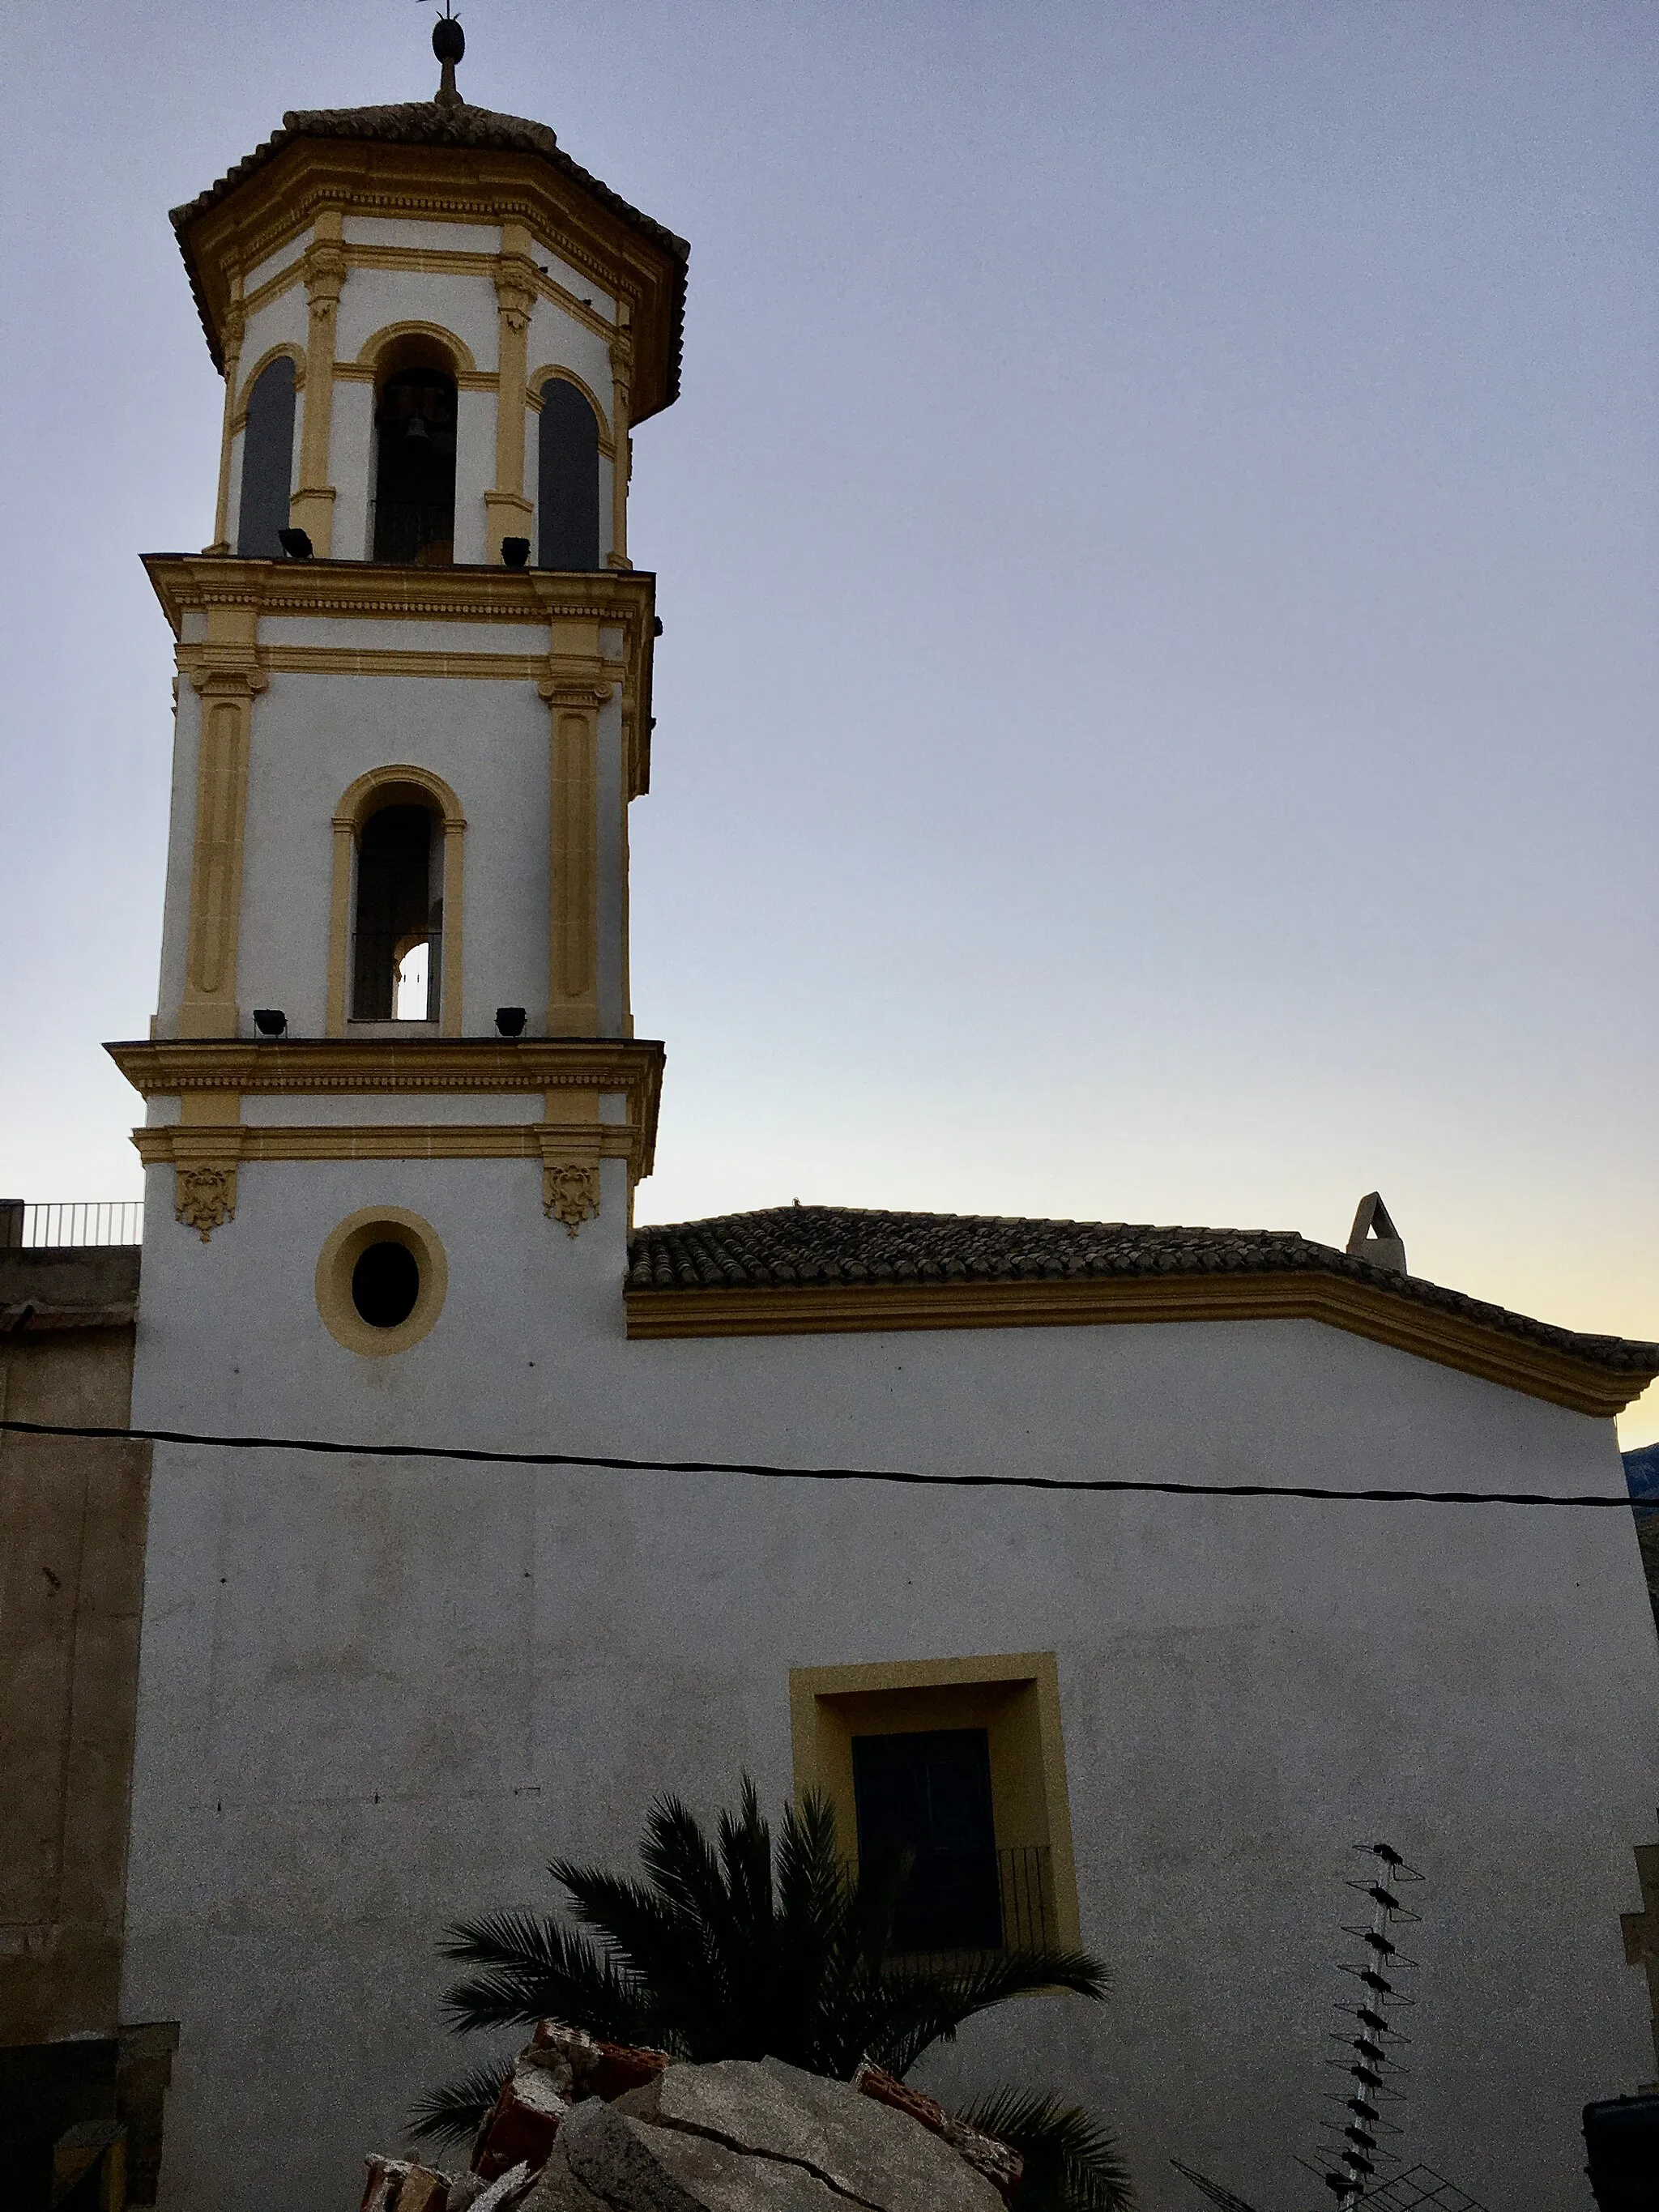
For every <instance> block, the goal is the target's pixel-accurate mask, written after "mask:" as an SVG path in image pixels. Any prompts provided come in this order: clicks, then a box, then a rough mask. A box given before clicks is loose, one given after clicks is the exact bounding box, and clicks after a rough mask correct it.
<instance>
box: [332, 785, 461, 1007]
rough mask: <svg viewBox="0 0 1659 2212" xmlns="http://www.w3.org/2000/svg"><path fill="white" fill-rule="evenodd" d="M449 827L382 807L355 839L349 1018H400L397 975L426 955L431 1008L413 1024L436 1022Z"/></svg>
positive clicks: (418, 813)
mask: <svg viewBox="0 0 1659 2212" xmlns="http://www.w3.org/2000/svg"><path fill="white" fill-rule="evenodd" d="M442 868H443V825H442V824H441V823H440V821H439V819H438V817H437V816H436V815H435V814H429V813H428V811H427V810H426V809H425V807H423V806H383V807H382V808H381V809H380V812H379V813H378V814H371V815H370V816H369V817H368V821H367V822H365V823H364V824H363V826H362V831H361V833H360V835H359V836H358V839H357V911H356V932H355V934H354V938H353V944H352V990H351V1012H352V1014H353V1017H354V1018H356V1020H358V1021H360V1022H362V1021H367V1022H387V1021H390V1020H391V1019H392V1016H393V1014H394V1012H396V994H397V987H398V963H399V962H400V961H401V960H402V959H403V958H404V955H405V954H406V953H407V952H409V951H410V949H411V948H412V947H413V946H415V945H422V944H424V945H426V946H427V948H428V951H427V997H426V1006H425V1008H424V1010H423V1012H422V1013H420V1014H416V1015H412V1016H410V1018H411V1019H414V1020H426V1021H435V1020H436V1018H437V1015H438V976H439V969H440V956H441V949H442V940H443V917H444V908H443V893H442V881H443V878H442Z"/></svg>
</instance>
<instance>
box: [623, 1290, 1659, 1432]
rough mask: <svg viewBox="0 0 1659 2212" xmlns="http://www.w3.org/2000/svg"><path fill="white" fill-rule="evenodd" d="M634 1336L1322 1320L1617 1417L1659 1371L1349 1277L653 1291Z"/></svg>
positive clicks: (631, 1316) (1575, 1407) (644, 1295)
mask: <svg viewBox="0 0 1659 2212" xmlns="http://www.w3.org/2000/svg"><path fill="white" fill-rule="evenodd" d="M627 1305H628V1334H629V1336H630V1337H640V1338H659V1337H689V1336H803V1335H805V1336H814V1335H835V1334H842V1333H844V1332H861V1331H865V1330H887V1329H895V1330H902V1329H927V1328H1090V1327H1102V1326H1108V1327H1109V1326H1112V1325H1114V1324H1124V1323H1130V1322H1212V1321H1314V1322H1324V1323H1326V1324H1327V1325H1328V1327H1330V1328H1340V1329H1346V1330H1347V1331H1349V1332H1350V1333H1351V1334H1353V1335H1355V1336H1364V1337H1369V1338H1370V1340H1371V1341H1372V1342H1373V1343H1376V1344H1386V1345H1389V1346H1391V1347H1392V1348H1393V1349H1395V1351H1398V1352H1412V1353H1413V1354H1415V1355H1416V1357H1418V1358H1421V1359H1431V1360H1433V1361H1435V1362H1436V1363H1437V1364H1438V1365H1440V1366H1442V1367H1452V1368H1455V1369H1457V1370H1459V1371H1460V1372H1462V1374H1465V1375H1474V1376H1478V1377H1479V1378H1480V1380H1481V1381H1482V1382H1486V1383H1499V1384H1501V1385H1502V1386H1503V1387H1504V1389H1510V1390H1519V1391H1522V1393H1524V1394H1525V1395H1527V1396H1528V1397H1531V1398H1541V1399H1544V1400H1545V1401H1547V1403H1549V1404H1551V1405H1554V1406H1565V1407H1568V1408H1569V1409H1570V1410H1571V1411H1572V1412H1573V1413H1594V1414H1601V1415H1611V1414H1613V1413H1619V1412H1620V1411H1621V1410H1622V1409H1623V1408H1624V1407H1626V1406H1627V1405H1628V1404H1629V1403H1630V1402H1631V1401H1632V1399H1633V1398H1636V1397H1638V1396H1639V1395H1641V1393H1642V1392H1643V1391H1644V1389H1646V1388H1647V1386H1648V1384H1649V1383H1650V1382H1651V1381H1652V1380H1653V1372H1659V1370H1654V1371H1653V1372H1649V1371H1637V1372H1632V1373H1619V1372H1615V1371H1611V1370H1607V1369H1605V1368H1602V1367H1598V1366H1595V1365H1593V1364H1591V1363H1590V1362H1589V1361H1588V1360H1582V1359H1577V1358H1574V1357H1573V1356H1572V1355H1571V1353H1567V1352H1556V1351H1553V1350H1551V1349H1550V1348H1549V1347H1548V1346H1544V1345H1539V1344H1534V1343H1531V1342H1529V1341H1528V1340H1527V1339H1526V1338H1524V1337H1516V1336H1511V1335H1510V1334H1508V1333H1507V1332H1506V1331H1504V1330H1503V1329H1499V1328H1492V1327H1491V1326H1490V1325H1489V1324H1487V1323H1485V1322H1479V1321H1475V1320H1473V1319H1470V1318H1469V1317H1468V1316H1464V1315H1460V1314H1449V1313H1445V1312H1443V1311H1441V1310H1439V1309H1437V1308H1436V1307H1434V1306H1427V1305H1419V1304H1416V1303H1415V1302H1414V1301H1413V1300H1412V1299H1410V1298H1407V1297H1401V1296H1400V1295H1399V1293H1397V1292H1395V1291H1383V1290H1378V1289H1376V1287H1375V1286H1374V1285H1371V1284H1369V1283H1362V1282H1357V1281H1354V1280H1352V1279H1350V1278H1348V1277H1346V1276H1341V1275H1327V1274H1322V1273H1316V1272H1314V1271H1312V1270H1309V1271H1308V1272H1306V1273H1302V1272H1298V1273H1295V1274H1289V1273H1286V1274H1262V1275H1157V1276H1125V1277H1114V1278H1109V1279H1082V1280H1076V1279H1073V1280H1071V1281H1065V1282H1034V1283H938V1284H925V1285H924V1284H904V1285H897V1284H894V1285H889V1284H871V1285H867V1286H863V1287H860V1286H857V1285H847V1286H843V1285H836V1286H834V1287H831V1288H826V1289H823V1290H811V1289H791V1288H784V1287H777V1288H765V1289H756V1290H749V1291H744V1290H708V1291H641V1290H630V1291H629V1292H628V1297H627Z"/></svg>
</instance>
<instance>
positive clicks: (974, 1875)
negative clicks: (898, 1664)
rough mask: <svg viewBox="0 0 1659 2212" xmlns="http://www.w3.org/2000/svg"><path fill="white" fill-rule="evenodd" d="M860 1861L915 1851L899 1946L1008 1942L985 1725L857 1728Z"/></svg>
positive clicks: (976, 1946) (973, 1946) (873, 1864)
mask: <svg viewBox="0 0 1659 2212" xmlns="http://www.w3.org/2000/svg"><path fill="white" fill-rule="evenodd" d="M853 1797H854V1806H855V1807H856V1809H857V1814H858V1835H859V1863H860V1866H861V1867H864V1868H868V1869H872V1870H873V1869H876V1868H877V1867H879V1866H883V1865H891V1864H893V1863H895V1862H896V1861H898V1860H900V1859H908V1863H909V1869H910V1871H909V1877H908V1881H906V1883H905V1887H904V1890H903V1893H902V1897H901V1899H900V1902H899V1910H898V1917H897V1920H896V1923H895V1926H894V1930H893V1948H894V1949H895V1950H896V1951H900V1952H914V1951H998V1950H1000V1949H1001V1948H1002V1942H1003V1933H1002V1897H1001V1888H1000V1880H999V1870H998V1864H997V1845H996V1830H995V1825H994V1820H993V1818H992V1812H991V1751H990V1739H989V1736H988V1735H987V1731H986V1730H985V1729H921V1730H918V1731H915V1732H914V1733H910V1734H903V1735H854V1738H853Z"/></svg>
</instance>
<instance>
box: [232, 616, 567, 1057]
mask: <svg viewBox="0 0 1659 2212" xmlns="http://www.w3.org/2000/svg"><path fill="white" fill-rule="evenodd" d="M421 627H422V626H421V625H419V624H417V623H407V624H405V625H404V630H405V633H406V641H407V642H408V643H410V645H411V646H412V645H413V644H414V643H415V634H416V633H417V632H418V631H419V629H421ZM544 635H545V634H544ZM485 642H486V641H485V640H484V639H483V638H478V637H475V638H473V639H472V640H471V645H472V647H473V648H474V649H475V650H477V649H479V648H481V647H483V645H484V643H485ZM252 732H253V735H252V747H251V758H250V764H249V775H248V808H247V829H246V841H245V857H244V861H243V876H242V906H241V938H240V963H239V969H238V983H237V995H238V1003H239V1004H240V1006H243V1007H244V1008H249V1007H252V1006H282V1007H283V1008H285V1009H286V1011H287V1012H288V1015H289V1024H290V1027H291V1028H292V1029H293V1030H294V1031H295V1035H297V1036H321V1035H322V1033H323V1028H324V1022H325V1012H326V1006H327V994H328V941H329V912H330V896H331V880H332V867H333V833H332V829H331V822H332V819H333V816H334V813H335V811H336V809H337V807H338V805H339V804H340V800H341V798H342V796H343V793H345V791H346V790H347V788H348V787H349V785H350V784H352V783H353V782H354V781H356V778H357V777H359V776H360V775H366V774H368V772H369V771H370V770H372V769H377V768H384V767H387V766H390V765H392V764H394V763H408V764H409V765H410V766H413V767H416V768H424V769H429V770H431V771H433V772H434V773H435V774H436V775H440V776H441V777H442V778H443V779H444V781H445V782H446V783H447V784H448V785H449V787H450V788H451V789H452V790H453V792H454V793H455V795H456V797H457V799H459V801H460V805H461V809H462V811H463V812H464V814H465V817H466V824H467V826H466V831H465V890H464V894H463V912H462V915H461V916H460V917H459V919H460V920H461V921H462V923H463V967H462V993H463V1008H462V1013H463V1023H464V1025H465V1028H466V1030H468V1031H469V1033H474V1034H482V1033H483V1032H485V1031H487V1030H488V1029H489V1022H490V1018H491V1016H492V1015H493V1012H494V1009H495V1007H496V1006H525V1007H527V1008H529V1009H530V1010H531V1016H532V1025H533V1027H534V1028H535V1029H536V1030H539V1029H540V1027H541V1026H542V1018H543V1014H544V1010H545V1007H546V1005H547V960H548V951H547V945H548V834H549V833H548V823H549V799H548V763H549V749H550V734H549V718H548V710H547V708H546V706H545V704H544V702H543V701H542V700H541V699H540V698H539V697H538V695H537V692H536V689H535V686H534V685H533V684H530V683H528V682H509V681H505V680H492V679H477V678H456V679H445V678H434V677H392V676H382V675H373V676H336V675H310V674H306V675H293V674H285V673H281V672H279V673H276V674H274V675H273V676H272V678H271V679H270V689H269V690H267V691H266V692H265V693H264V694H263V695H262V696H261V697H260V698H259V700H258V702H257V703H256V705H255V708H254V713H253V719H252ZM456 920H457V917H455V916H452V915H446V917H445V923H446V928H447V929H453V927H454V926H455V921H456Z"/></svg>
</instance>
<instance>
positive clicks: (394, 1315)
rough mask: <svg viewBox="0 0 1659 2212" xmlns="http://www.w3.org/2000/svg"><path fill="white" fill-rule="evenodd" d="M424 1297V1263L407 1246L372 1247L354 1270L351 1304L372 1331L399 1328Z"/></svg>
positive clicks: (389, 1244) (390, 1244)
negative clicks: (422, 1294) (416, 1303)
mask: <svg viewBox="0 0 1659 2212" xmlns="http://www.w3.org/2000/svg"><path fill="white" fill-rule="evenodd" d="M420 1295H421V1267H420V1262H419V1261H417V1260H416V1257H415V1255H414V1254H413V1253H412V1252H411V1251H410V1249H409V1247H408V1246H407V1245H406V1244H394V1243H392V1242H391V1241H390V1240H388V1241H387V1242H386V1243H384V1244H371V1245H370V1246H369V1248H368V1250H367V1251H366V1252H365V1253H364V1254H363V1255H362V1257H361V1259H359V1261H358V1262H357V1264H356V1267H354V1268H353V1269H352V1271H351V1303H352V1304H353V1305H354V1306H356V1309H357V1310H358V1312H359V1313H360V1314H361V1315H362V1317H363V1319H364V1320H365V1321H366V1322H368V1325H369V1327H370V1328H397V1326H398V1322H404V1321H407V1320H408V1319H409V1316H410V1314H412V1313H413V1312H414V1310H415V1301H416V1298H418V1297H419V1296H420Z"/></svg>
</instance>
